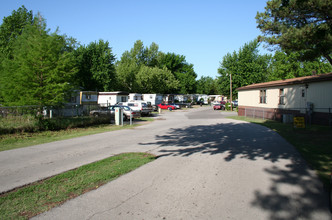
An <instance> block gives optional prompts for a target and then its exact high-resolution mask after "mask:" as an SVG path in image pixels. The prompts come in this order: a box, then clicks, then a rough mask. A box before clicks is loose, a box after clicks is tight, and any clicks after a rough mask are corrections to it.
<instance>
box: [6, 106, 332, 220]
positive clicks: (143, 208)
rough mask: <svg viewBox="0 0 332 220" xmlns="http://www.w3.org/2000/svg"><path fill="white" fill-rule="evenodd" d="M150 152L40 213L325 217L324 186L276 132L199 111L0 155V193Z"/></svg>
mask: <svg viewBox="0 0 332 220" xmlns="http://www.w3.org/2000/svg"><path fill="white" fill-rule="evenodd" d="M135 151H147V152H151V153H154V154H156V155H157V156H158V159H157V160H155V161H154V162H152V163H149V164H147V165H145V166H143V167H140V168H139V169H137V170H135V171H133V172H131V173H128V174H126V175H124V176H122V177H120V178H118V179H117V180H115V181H112V182H110V183H108V184H106V185H104V186H102V187H100V188H98V189H97V190H94V191H91V192H89V193H86V194H84V195H82V196H80V197H78V198H75V199H73V200H70V201H68V202H66V203H65V204H63V205H62V206H60V207H58V208H54V209H52V210H51V211H49V212H47V213H44V214H41V215H39V216H37V217H36V218H39V219H331V215H330V213H329V211H328V206H327V193H326V192H324V191H323V188H322V184H321V182H320V181H319V180H318V178H317V176H316V175H315V174H314V172H313V171H312V170H311V169H310V168H309V167H308V166H307V165H306V164H305V162H304V161H303V160H302V158H301V157H300V156H299V154H298V153H297V152H296V151H295V150H294V148H293V147H292V146H291V145H290V144H288V143H287V142H286V141H285V140H284V139H282V138H281V137H280V136H279V135H278V134H276V133H275V132H273V131H271V130H269V129H267V128H265V127H262V126H259V125H255V124H249V123H245V122H240V121H235V120H231V119H226V118H225V117H224V114H222V113H221V112H220V111H218V112H215V111H213V110H212V109H211V108H204V107H203V108H198V109H193V110H189V111H186V110H182V111H174V112H166V113H164V114H163V115H162V117H161V119H159V120H156V121H155V122H153V123H151V124H148V125H144V126H141V127H137V128H135V129H129V130H121V131H115V132H107V133H103V134H98V135H91V136H87V137H80V138H75V139H72V140H66V141H59V142H54V143H50V144H43V145H38V146H34V147H29V148H23V149H17V150H12V151H7V152H1V153H0V167H1V171H0V186H1V190H2V191H4V190H8V189H10V187H13V186H15V185H16V186H19V185H22V184H25V183H27V182H29V181H35V180H37V179H39V178H42V177H43V176H45V175H46V176H47V174H48V175H54V174H56V173H59V172H63V171H64V170H67V169H72V168H74V167H77V166H80V165H82V164H85V163H89V162H92V161H95V160H99V159H102V158H105V157H108V156H111V155H114V154H117V153H121V152H135Z"/></svg>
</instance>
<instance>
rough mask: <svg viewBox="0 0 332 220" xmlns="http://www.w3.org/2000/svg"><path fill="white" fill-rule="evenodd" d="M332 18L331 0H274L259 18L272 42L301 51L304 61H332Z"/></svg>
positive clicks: (285, 48)
mask: <svg viewBox="0 0 332 220" xmlns="http://www.w3.org/2000/svg"><path fill="white" fill-rule="evenodd" d="M331 17H332V1H330V0H270V1H268V2H267V5H266V7H265V11H264V12H261V13H257V15H256V21H257V23H258V28H259V29H260V30H261V31H262V32H263V34H264V36H262V37H261V39H262V40H264V41H266V42H268V43H269V44H271V45H278V46H280V47H281V48H282V49H283V50H284V51H286V52H290V51H295V52H299V53H300V55H301V56H300V58H301V59H302V60H315V59H317V58H320V57H325V58H326V59H327V60H328V61H329V62H330V64H332V19H331Z"/></svg>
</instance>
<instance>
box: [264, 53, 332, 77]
mask: <svg viewBox="0 0 332 220" xmlns="http://www.w3.org/2000/svg"><path fill="white" fill-rule="evenodd" d="M299 57H300V54H299V53H298V52H294V53H289V54H287V53H285V52H283V51H276V52H275V54H274V56H273V58H272V60H271V64H270V68H269V74H268V81H273V80H280V79H291V78H295V77H301V76H309V75H312V74H322V73H328V72H331V71H332V65H331V64H330V63H328V62H322V61H321V60H316V61H302V62H299Z"/></svg>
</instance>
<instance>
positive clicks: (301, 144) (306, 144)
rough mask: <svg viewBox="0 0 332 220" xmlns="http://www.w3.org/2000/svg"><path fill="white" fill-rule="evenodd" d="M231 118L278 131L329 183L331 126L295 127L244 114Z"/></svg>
mask: <svg viewBox="0 0 332 220" xmlns="http://www.w3.org/2000/svg"><path fill="white" fill-rule="evenodd" d="M229 118H232V119H237V120H243V121H248V122H252V123H256V124H260V125H263V126H266V127H268V128H270V129H272V130H274V131H276V132H277V133H278V134H280V135H281V136H282V137H283V138H285V139H286V140H287V141H288V142H289V143H291V144H292V145H293V146H294V147H295V148H296V149H297V150H298V151H299V152H300V153H301V155H302V156H303V157H304V159H305V160H306V161H307V163H308V164H309V165H310V166H311V167H312V168H313V169H315V170H316V172H317V174H318V176H319V177H320V178H321V180H322V181H323V183H324V185H325V186H328V185H329V175H330V172H331V170H332V128H331V127H328V126H319V125H311V126H309V127H307V128H305V129H295V128H293V126H292V124H283V123H280V122H276V121H272V120H263V119H258V118H255V119H254V118H248V117H247V118H245V117H244V116H232V117H229Z"/></svg>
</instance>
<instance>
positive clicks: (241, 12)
mask: <svg viewBox="0 0 332 220" xmlns="http://www.w3.org/2000/svg"><path fill="white" fill-rule="evenodd" d="M21 5H25V7H26V8H27V9H28V10H32V11H33V13H34V14H37V12H40V13H41V15H42V16H43V17H44V18H45V19H46V23H47V27H48V28H50V29H51V31H52V32H53V31H55V30H56V28H57V27H59V30H60V34H66V35H67V36H70V37H73V38H75V39H77V41H78V42H80V43H81V44H85V45H86V44H89V43H90V42H94V41H98V40H99V39H103V40H105V41H109V43H110V46H111V47H112V51H113V53H114V54H115V55H116V56H117V59H120V58H121V55H122V53H123V52H124V51H126V50H130V49H131V48H132V47H133V45H134V42H135V41H136V40H142V41H143V43H144V45H145V46H150V44H151V43H152V42H155V43H156V44H158V45H159V50H160V51H163V52H165V53H167V52H171V53H176V54H180V55H184V56H185V57H186V60H187V62H188V63H192V64H194V69H195V72H196V73H197V75H198V78H200V77H201V76H211V77H213V78H214V77H216V76H217V75H218V74H217V69H218V68H219V66H220V61H222V58H223V56H225V55H226V54H227V53H232V52H233V51H238V50H239V48H240V47H242V46H243V45H244V44H245V43H248V42H250V41H252V40H254V39H255V38H256V37H257V36H258V35H259V34H260V30H259V29H257V28H256V26H257V25H256V20H255V16H256V14H257V12H258V11H259V12H262V11H264V7H265V5H266V0H252V1H248V0H232V1H225V0H204V1H203V0H164V1H162V0H159V1H158V0H118V1H115V0H94V1H91V0H89V1H87V0H66V1H64V0H1V8H0V17H1V23H2V19H3V18H4V17H6V16H9V15H10V14H11V13H12V11H13V10H17V9H18V8H19V7H20V6H21ZM264 51H265V50H264V49H263V48H262V49H261V52H262V53H264Z"/></svg>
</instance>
